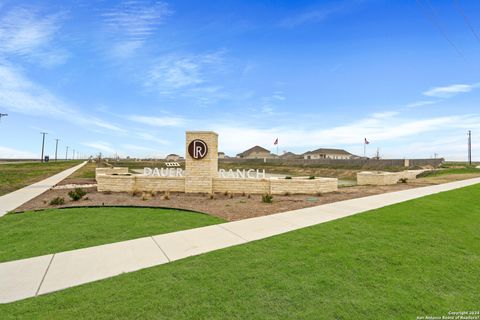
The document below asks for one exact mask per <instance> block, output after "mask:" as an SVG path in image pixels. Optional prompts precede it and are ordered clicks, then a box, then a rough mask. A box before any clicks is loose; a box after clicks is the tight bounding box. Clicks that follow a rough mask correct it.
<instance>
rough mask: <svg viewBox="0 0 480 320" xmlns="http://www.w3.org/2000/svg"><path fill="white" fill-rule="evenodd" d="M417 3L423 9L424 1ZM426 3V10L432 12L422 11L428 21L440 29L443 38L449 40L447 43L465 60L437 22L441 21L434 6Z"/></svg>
mask: <svg viewBox="0 0 480 320" xmlns="http://www.w3.org/2000/svg"><path fill="white" fill-rule="evenodd" d="M416 1H417V4H418V5H419V7H421V8H423V5H422V1H421V0H416ZM425 3H426V4H427V5H426V8H427V10H428V9H429V10H428V11H431V13H430V14H428V13H424V11H423V10H422V13H423V14H424V15H425V17H427V19H428V20H429V21H430V22H431V23H432V24H433V25H434V26H435V27H436V28H437V29H438V31H440V33H441V34H442V36H443V37H444V38H445V40H447V42H448V43H449V44H450V45H451V46H452V48H453V49H455V51H456V52H457V54H458V55H459V56H461V57H462V58H464V56H463V53H462V51H460V49H459V48H458V47H457V46H456V45H455V43H453V41H452V40H451V39H450V37H449V36H448V34H447V32H446V31H445V30H444V29H443V27H442V25H441V24H440V22H439V21H437V20H440V19H439V17H438V15H437V13H436V11H435V9H434V8H433V6H432V5H431V4H430V1H428V0H425Z"/></svg>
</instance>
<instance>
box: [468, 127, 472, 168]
mask: <svg viewBox="0 0 480 320" xmlns="http://www.w3.org/2000/svg"><path fill="white" fill-rule="evenodd" d="M468 164H469V165H472V131H470V130H468Z"/></svg>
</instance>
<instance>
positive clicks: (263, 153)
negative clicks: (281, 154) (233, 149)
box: [237, 146, 277, 159]
mask: <svg viewBox="0 0 480 320" xmlns="http://www.w3.org/2000/svg"><path fill="white" fill-rule="evenodd" d="M276 157H277V156H276V155H274V154H272V153H271V152H270V150H267V149H265V148H262V147H260V146H255V147H253V148H250V149H248V150H245V151H243V152H242V153H239V154H237V158H243V159H264V158H267V159H271V158H276Z"/></svg>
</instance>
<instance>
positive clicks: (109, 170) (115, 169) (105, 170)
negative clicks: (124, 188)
mask: <svg viewBox="0 0 480 320" xmlns="http://www.w3.org/2000/svg"><path fill="white" fill-rule="evenodd" d="M126 173H128V168H127V167H113V168H96V169H95V177H96V176H97V175H99V174H126Z"/></svg>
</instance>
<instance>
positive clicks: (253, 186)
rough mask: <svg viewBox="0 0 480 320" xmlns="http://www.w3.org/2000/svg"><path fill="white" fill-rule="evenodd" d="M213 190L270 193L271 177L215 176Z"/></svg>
mask: <svg viewBox="0 0 480 320" xmlns="http://www.w3.org/2000/svg"><path fill="white" fill-rule="evenodd" d="M213 192H231V193H243V192H245V193H251V194H263V193H270V179H236V178H214V179H213Z"/></svg>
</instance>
